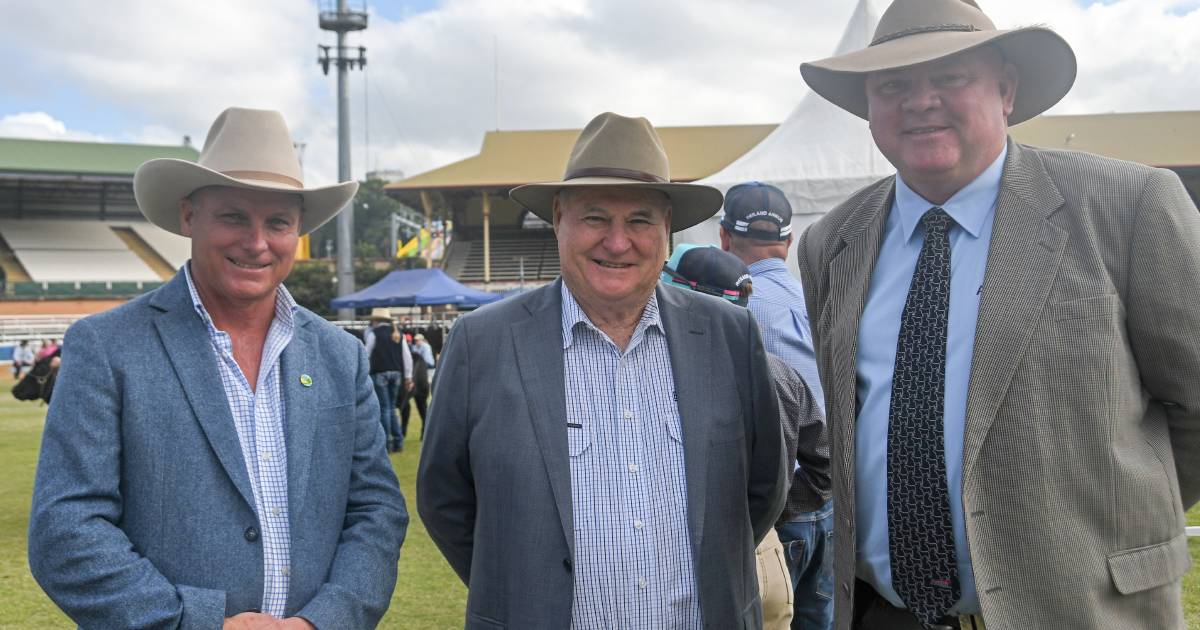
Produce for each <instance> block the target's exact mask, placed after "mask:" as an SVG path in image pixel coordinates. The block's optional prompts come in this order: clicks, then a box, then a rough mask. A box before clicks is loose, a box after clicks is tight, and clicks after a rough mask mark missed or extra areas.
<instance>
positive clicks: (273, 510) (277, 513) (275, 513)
mask: <svg viewBox="0 0 1200 630" xmlns="http://www.w3.org/2000/svg"><path fill="white" fill-rule="evenodd" d="M281 512H283V510H281V509H279V508H278V507H273V508H271V514H274V515H275V516H279V514H280V513H281Z"/></svg>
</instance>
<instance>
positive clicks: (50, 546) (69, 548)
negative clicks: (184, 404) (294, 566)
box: [29, 319, 225, 630]
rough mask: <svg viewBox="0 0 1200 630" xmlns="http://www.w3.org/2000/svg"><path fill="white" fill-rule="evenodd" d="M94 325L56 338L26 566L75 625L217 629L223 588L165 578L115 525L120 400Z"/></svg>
mask: <svg viewBox="0 0 1200 630" xmlns="http://www.w3.org/2000/svg"><path fill="white" fill-rule="evenodd" d="M111 351H112V350H111V349H110V348H108V347H107V346H106V344H105V342H104V340H103V339H102V338H101V336H100V335H99V334H97V332H96V330H95V329H94V326H93V324H92V323H91V322H89V321H88V320H86V319H85V320H81V321H79V322H77V323H76V324H74V325H73V326H71V328H70V330H68V331H67V334H66V337H65V340H64V342H63V355H62V359H63V361H62V367H61V368H60V371H59V375H58V380H57V382H56V384H55V390H54V396H53V398H52V402H51V404H50V410H49V412H48V414H47V416H46V426H45V430H44V433H43V437H42V450H41V456H40V458H39V460H38V469H37V475H36V479H35V482H34V489H33V506H32V508H31V511H30V517H29V569H30V572H32V573H33V577H34V579H36V580H37V582H38V584H40V585H41V587H42V588H43V589H44V590H45V591H46V594H47V595H49V596H50V599H52V600H54V603H55V604H57V605H58V606H59V607H60V608H62V610H63V612H65V613H66V614H67V616H69V617H70V618H71V619H72V620H73V621H75V623H77V624H79V625H80V626H81V627H83V628H163V629H168V628H170V629H174V628H180V629H183V630H188V629H193V628H194V629H197V630H200V629H209V628H219V627H220V626H221V623H222V619H223V618H224V616H225V593H224V592H223V591H215V590H210V589H202V588H196V587H191V586H187V585H183V584H172V583H171V582H169V581H168V580H167V578H166V577H165V576H163V575H162V574H161V573H160V572H159V571H158V570H157V569H156V568H155V567H154V565H153V564H152V563H151V562H150V561H149V560H148V559H146V558H145V557H143V556H142V555H141V554H139V553H138V551H137V550H136V549H134V546H133V544H132V543H131V542H130V540H129V537H128V536H126V534H125V532H124V531H122V530H121V528H120V526H119V523H120V522H121V515H122V512H123V502H122V498H121V413H122V396H121V393H120V387H119V383H118V380H117V378H116V377H115V376H114V372H113V370H112V367H111V365H110V363H109V360H108V353H109V352H111Z"/></svg>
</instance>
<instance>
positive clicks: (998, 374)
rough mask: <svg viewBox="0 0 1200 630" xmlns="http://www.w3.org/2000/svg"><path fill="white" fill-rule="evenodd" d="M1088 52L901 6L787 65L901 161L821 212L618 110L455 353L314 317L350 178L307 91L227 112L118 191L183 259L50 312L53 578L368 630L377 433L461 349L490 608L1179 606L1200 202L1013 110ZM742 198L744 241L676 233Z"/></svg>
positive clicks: (922, 612) (826, 620) (643, 622)
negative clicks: (322, 160)
mask: <svg viewBox="0 0 1200 630" xmlns="http://www.w3.org/2000/svg"><path fill="white" fill-rule="evenodd" d="M1075 72H1076V60H1075V55H1074V52H1073V51H1072V49H1071V47H1070V46H1069V45H1068V44H1067V42H1066V41H1065V40H1064V39H1063V38H1062V37H1061V36H1059V35H1058V34H1056V33H1055V32H1054V31H1052V30H1050V29H1048V28H1045V27H1041V26H1033V27H1026V28H1018V29H1010V30H1004V29H997V28H996V27H995V25H994V24H993V23H992V22H991V20H990V19H988V17H987V16H986V15H985V14H984V13H983V12H982V11H981V10H980V8H979V7H978V5H977V4H976V3H975V2H973V1H972V0H895V2H894V3H893V4H892V5H891V6H890V7H889V8H888V10H887V11H886V12H885V13H884V14H883V16H882V17H881V19H880V21H879V26H878V29H877V31H876V33H875V37H874V40H873V42H872V43H871V45H870V46H868V47H867V48H865V49H863V50H859V51H852V52H849V53H846V54H842V55H838V56H836V57H832V58H829V59H825V60H820V61H816V62H812V63H806V64H804V65H803V66H802V67H801V74H802V76H803V78H804V80H805V81H806V82H807V83H808V85H809V86H810V87H811V88H812V89H813V90H814V91H815V92H816V93H817V94H819V95H820V96H822V97H824V98H826V99H828V100H829V101H830V102H832V103H833V104H835V105H837V106H838V107H840V108H842V109H844V110H845V111H847V112H849V113H850V114H853V115H856V116H859V117H861V118H864V119H866V120H867V121H868V122H869V124H870V129H871V133H872V136H873V138H874V141H875V143H876V145H877V147H878V148H879V150H880V151H881V152H882V153H883V155H884V156H885V157H886V158H887V159H888V160H889V161H890V162H891V163H892V164H893V165H894V166H895V167H896V171H897V172H896V175H894V176H891V177H887V178H884V179H881V180H880V181H878V182H876V183H874V184H872V185H869V186H867V187H866V188H864V189H862V190H861V191H859V192H857V193H855V194H853V195H852V196H851V197H850V198H848V199H846V200H845V201H844V202H843V203H841V204H839V205H838V206H837V207H835V208H832V209H830V211H829V212H828V214H827V215H825V216H824V217H823V218H821V220H819V221H818V222H817V223H815V224H814V225H812V226H811V227H809V228H808V229H807V230H806V231H804V232H803V233H801V234H794V233H793V231H792V211H791V208H790V205H789V204H788V202H787V198H786V196H785V195H784V194H783V193H782V192H781V191H780V190H778V189H777V188H774V187H772V186H770V185H766V184H763V183H759V182H746V183H745V184H742V185H739V186H735V187H733V188H731V189H730V190H729V191H727V193H726V194H724V195H723V194H722V192H721V191H720V190H717V189H715V188H712V187H709V186H705V185H700V184H691V183H679V182H673V181H672V179H671V175H670V167H669V161H668V158H667V154H666V151H665V150H664V148H663V145H662V143H661V141H660V139H659V137H658V134H657V132H656V131H655V130H654V128H653V126H651V124H650V123H649V122H648V121H647V120H646V119H644V118H631V117H625V116H620V115H616V114H612V113H604V114H601V115H599V116H597V117H595V118H594V119H593V120H592V121H591V122H590V123H589V124H588V125H587V126H586V127H585V128H584V129H583V131H582V132H581V134H580V136H579V138H578V140H577V142H576V144H575V146H574V148H573V150H572V153H571V155H570V157H569V159H568V162H567V167H566V171H565V173H564V175H563V178H562V179H561V180H558V181H554V182H544V183H537V184H529V185H524V186H519V187H517V188H515V189H513V190H512V191H511V192H510V196H511V198H512V199H513V200H515V201H516V202H518V203H520V204H521V205H522V206H524V207H525V208H527V209H528V210H529V211H530V212H532V213H533V214H535V215H537V216H538V217H540V218H542V219H544V220H546V221H547V222H549V223H551V224H552V225H553V228H554V233H555V237H556V239H557V244H558V251H559V257H560V260H561V265H562V273H561V276H560V277H559V279H557V280H555V281H554V282H552V283H550V284H549V285H547V286H544V287H542V288H539V289H535V290H533V291H529V292H526V293H523V294H520V295H517V296H514V297H510V298H507V299H504V300H501V301H499V302H496V303H494V304H491V305H488V306H485V307H483V308H480V309H478V310H477V311H475V312H472V313H470V314H467V315H465V316H463V317H461V318H460V319H458V320H457V322H456V323H455V324H454V326H453V328H452V329H451V331H450V333H449V335H448V337H447V338H446V340H445V344H444V347H442V348H440V352H438V351H435V350H434V349H432V348H430V345H429V344H427V343H425V341H424V340H422V339H420V337H421V335H417V334H413V335H412V336H411V338H410V337H409V336H408V335H407V334H406V330H405V327H404V325H403V324H402V323H397V322H396V321H395V320H394V318H393V317H392V313H390V312H388V311H386V310H383V309H381V310H378V311H375V312H373V313H372V315H371V320H372V327H371V329H370V330H369V331H367V333H366V334H364V344H365V345H364V344H359V343H358V342H357V341H356V340H355V339H353V338H352V337H350V336H349V335H346V334H345V333H344V332H342V331H340V330H337V329H336V328H335V327H334V326H333V325H332V324H330V323H328V322H326V321H324V320H323V319H321V318H319V317H316V316H315V315H313V314H312V313H311V312H309V311H307V310H306V309H303V308H300V307H298V306H297V305H296V304H295V302H294V301H293V300H292V299H291V296H290V294H289V293H288V292H287V290H286V288H284V287H283V286H282V284H281V283H282V280H283V278H285V277H286V276H287V273H288V272H289V271H290V269H291V266H292V262H293V258H294V255H295V251H296V244H297V242H298V240H299V238H300V235H302V234H306V233H308V232H310V231H312V230H313V229H315V228H316V227H317V226H319V225H321V224H322V223H323V222H325V221H327V220H328V219H330V218H331V217H332V216H333V215H334V214H336V212H337V211H338V209H340V208H341V207H343V206H344V205H345V204H346V203H347V202H348V201H349V200H350V199H351V198H352V197H353V195H354V193H355V190H356V188H357V184H356V183H354V182H344V183H340V184H336V185H333V186H324V187H307V186H305V184H304V182H303V173H302V171H301V169H300V167H299V164H298V162H297V160H296V156H295V151H294V149H293V147H292V145H291V140H290V137H289V134H288V130H287V126H286V124H285V123H284V121H283V117H282V115H280V114H279V113H278V112H272V111H264V110H250V109H241V108H231V109H229V110H226V111H225V112H223V113H222V114H221V115H220V116H219V117H218V118H217V120H216V122H214V124H213V127H212V129H211V130H210V132H209V135H208V138H207V139H206V141H205V146H204V150H203V151H202V152H201V154H200V157H199V160H198V161H197V162H189V161H182V160H152V161H150V162H147V163H146V164H144V165H142V167H140V168H139V169H138V171H137V174H136V175H135V179H134V191H135V195H136V197H137V202H138V207H139V208H140V209H141V211H142V212H143V213H144V214H145V215H146V217H147V218H148V219H149V220H150V221H152V222H154V223H155V224H157V225H159V226H160V227H163V228H164V229H167V230H168V231H171V232H174V233H176V234H180V235H182V236H185V237H188V238H190V239H191V247H192V257H191V260H190V262H189V263H188V264H186V265H185V266H184V267H183V268H182V269H181V270H180V272H179V274H177V276H176V277H175V278H174V279H173V280H172V281H170V282H168V283H167V284H166V285H164V286H163V287H162V288H160V289H158V290H156V291H154V292H151V293H150V294H147V295H145V296H143V297H140V298H138V299H135V300H133V301H132V302H130V303H128V304H126V305H124V306H122V307H119V308H117V309H114V310H112V311H109V312H107V313H103V314H100V315H96V316H92V317H89V318H85V319H83V320H81V321H79V322H78V323H76V324H75V325H74V326H72V327H71V329H70V330H69V331H68V333H67V335H66V338H65V341H64V343H65V345H64V349H63V353H64V357H66V359H67V360H66V361H64V363H63V367H62V370H61V373H60V375H59V385H58V392H57V393H56V395H55V397H54V400H53V402H52V403H51V406H50V411H49V414H48V416H47V420H46V428H45V435H44V438H43V441H42V452H41V459H40V462H39V465H38V472H37V478H36V485H35V489H34V497H33V508H32V512H31V517H30V526H29V564H30V569H31V571H32V573H33V575H34V577H35V578H36V579H37V581H38V582H39V584H41V586H42V587H43V588H44V589H45V591H46V592H47V593H48V594H49V596H50V597H51V598H52V599H53V600H54V601H55V603H57V604H58V605H59V606H60V607H61V608H62V609H63V610H64V611H65V612H66V613H67V614H68V615H69V616H70V617H71V618H72V619H73V620H74V621H76V622H77V623H78V624H79V625H80V626H82V627H85V628H134V627H137V628H141V627H171V628H183V629H192V628H197V629H199V628H205V629H207V628H228V629H230V630H238V629H250V628H308V629H312V628H321V629H322V630H324V629H328V628H370V627H374V626H375V625H376V624H377V623H378V622H379V620H380V618H381V617H382V615H383V614H384V612H385V611H386V610H387V608H388V605H389V603H390V598H391V596H392V592H393V589H394V587H395V583H396V579H397V561H398V558H399V552H400V547H401V545H402V543H403V542H404V538H405V534H406V531H407V524H408V519H409V516H408V511H407V508H406V504H405V500H404V497H403V496H402V494H401V492H400V489H399V485H398V483H397V480H396V475H395V472H394V471H393V469H392V466H391V463H390V461H389V458H388V455H387V451H388V450H389V449H391V450H399V449H400V448H402V447H403V444H404V440H405V433H406V431H405V427H404V422H403V418H404V417H406V411H405V410H406V409H407V406H408V405H407V402H406V399H407V398H412V399H413V401H414V402H416V403H422V402H424V399H425V396H424V395H423V393H422V390H421V389H420V387H421V386H423V385H424V380H425V379H424V378H423V377H421V376H420V375H419V373H418V372H419V370H420V369H424V370H425V371H426V372H428V371H429V370H430V369H432V368H433V366H434V365H435V361H436V366H437V370H436V378H434V379H433V381H434V382H433V391H432V402H431V406H430V407H429V408H428V410H426V409H424V408H421V407H418V410H419V413H421V415H422V420H423V421H424V422H423V424H424V428H423V435H422V438H423V442H424V443H423V445H422V449H421V456H420V462H419V468H418V473H417V479H416V487H417V492H416V502H417V509H418V511H419V514H420V516H421V520H422V522H423V524H424V526H425V528H426V530H427V531H428V533H429V536H430V537H431V538H432V540H433V542H434V543H435V544H436V545H437V547H438V549H439V550H440V551H441V553H442V554H443V555H444V557H445V559H446V561H447V562H448V563H449V565H450V567H451V568H452V569H453V570H454V571H455V573H456V574H457V575H458V577H459V578H461V579H462V581H463V582H464V583H465V584H466V585H467V586H468V595H467V603H466V609H465V610H464V611H463V616H464V624H465V627H467V628H472V629H475V628H480V629H482V628H521V629H539V628H544V629H554V630H558V629H562V628H572V629H580V630H590V629H611V628H622V629H624V628H647V629H651V628H652V629H659V628H670V629H677V630H686V629H697V630H698V629H701V628H713V629H725V628H764V627H765V628H772V629H779V628H789V627H790V628H821V629H826V628H836V629H837V630H917V629H923V630H946V629H971V630H982V629H983V628H990V629H992V630H1005V629H1014V630H1015V629H1021V630H1024V629H1027V628H1039V629H1041V628H1054V629H1065V630H1074V629H1079V630H1084V629H1087V630H1128V629H1144V630H1160V629H1180V630H1182V628H1184V618H1183V609H1182V604H1181V578H1182V576H1183V575H1184V574H1185V573H1186V572H1187V571H1188V569H1189V567H1190V564H1191V561H1190V556H1189V551H1188V545H1187V538H1186V533H1185V528H1184V514H1185V512H1186V511H1187V510H1188V509H1189V508H1190V507H1191V506H1193V505H1195V504H1196V503H1197V500H1200V387H1196V383H1197V382H1200V341H1198V340H1197V338H1196V336H1195V334H1194V333H1195V331H1196V330H1198V329H1200V309H1197V308H1196V307H1195V300H1194V296H1195V295H1197V294H1198V293H1200V249H1198V248H1197V247H1196V243H1197V242H1200V212H1198V211H1197V209H1196V207H1195V205H1194V204H1193V202H1192V201H1191V199H1190V198H1189V196H1188V194H1187V192H1186V190H1185V189H1184V187H1183V185H1182V184H1181V182H1180V180H1179V178H1178V177H1177V176H1176V175H1175V174H1174V173H1172V172H1170V171H1167V170H1162V169H1155V168H1150V167H1146V166H1142V165H1137V164H1131V163H1127V162H1120V161H1116V160H1112V159H1107V158H1102V157H1098V156H1095V155H1089V154H1085V153H1079V152H1073V151H1063V150H1048V149H1040V148H1034V147H1029V146H1023V145H1020V144H1017V143H1015V142H1014V141H1012V140H1011V139H1010V138H1009V136H1008V127H1009V125H1013V124H1017V123H1020V122H1022V121H1024V120H1027V119H1029V118H1031V117H1033V116H1036V115H1038V114H1039V113H1041V112H1043V111H1045V110H1046V109H1047V108H1049V107H1051V106H1052V105H1053V104H1054V103H1056V102H1058V101H1059V100H1060V99H1061V98H1062V97H1063V96H1064V95H1065V94H1066V93H1067V91H1068V90H1069V89H1070V87H1071V86H1072V84H1073V83H1074V79H1075ZM721 211H723V213H724V214H723V218H722V221H721V226H720V228H719V232H718V233H717V234H714V235H713V238H714V240H719V242H720V246H719V247H694V246H680V247H676V248H675V250H674V251H673V252H671V251H669V243H670V239H671V234H672V233H673V232H677V231H679V230H682V229H685V228H688V227H691V226H694V225H697V224H699V223H700V222H702V221H704V220H705V219H707V218H709V217H711V216H714V215H715V214H716V213H717V212H721ZM793 245H795V248H794V250H793V247H792V246H793ZM792 251H795V252H796V258H797V260H796V262H797V264H798V267H799V271H800V274H799V275H800V279H799V280H797V279H796V278H795V277H794V276H793V275H792V274H791V273H789V271H788V267H787V263H788V257H789V254H790V253H791V252H792ZM664 261H666V262H665V264H664ZM147 374H153V375H155V377H154V378H147V377H146V375H147ZM418 381H420V383H418ZM397 401H399V403H397ZM397 404H399V405H401V407H402V411H401V414H400V420H399V421H398V419H397V414H396V409H395V408H396V405H397ZM426 411H428V416H426Z"/></svg>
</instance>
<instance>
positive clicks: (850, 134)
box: [675, 0, 895, 272]
mask: <svg viewBox="0 0 1200 630" xmlns="http://www.w3.org/2000/svg"><path fill="white" fill-rule="evenodd" d="M881 4H882V1H881V0H858V4H857V6H855V8H854V12H853V13H852V14H851V15H850V19H849V21H848V22H847V24H846V29H845V31H844V33H843V34H842V37H841V40H840V42H839V43H838V46H837V50H836V52H835V53H834V54H842V53H845V52H850V51H854V50H859V49H862V48H865V47H867V45H868V44H870V42H871V37H872V35H873V34H874V32H875V27H876V26H877V25H878V23H879V16H880V15H881V14H882V12H883V8H881ZM797 65H799V64H797ZM796 80H798V81H799V80H802V79H800V77H799V72H797V77H796ZM894 172H895V170H894V169H893V168H892V166H891V165H890V164H889V163H888V162H887V160H886V159H884V157H883V156H882V155H880V153H879V151H878V149H876V148H875V142H874V140H872V139H871V132H870V129H868V127H867V123H866V121H864V120H862V119H860V118H858V117H856V116H854V115H852V114H850V113H848V112H846V111H844V110H842V109H840V108H838V107H837V106H836V105H833V104H832V103H830V102H829V101H826V100H825V99H824V98H821V96H820V95H818V94H816V93H814V92H811V91H810V92H808V93H806V94H805V95H804V96H803V97H802V98H801V99H800V103H799V104H798V105H797V106H796V108H795V109H794V110H792V113H791V114H790V115H789V116H788V117H787V119H786V120H784V121H783V122H782V123H781V124H780V125H779V126H778V127H777V128H776V129H775V130H774V131H772V132H771V133H770V134H769V135H768V136H767V137H766V138H763V140H762V142H760V143H759V144H758V145H756V146H755V147H754V148H753V149H750V150H749V151H747V152H746V153H745V154H744V155H742V156H741V157H740V158H738V159H737V160H735V161H733V162H732V163H730V164H729V165H728V166H726V167H725V168H724V169H721V170H720V171H718V172H716V173H714V174H712V175H710V176H708V177H706V178H704V179H702V180H700V181H699V182H697V183H701V184H708V185H710V186H714V187H716V188H720V189H721V190H722V191H725V190H728V189H729V188H730V187H731V186H733V185H735V184H739V183H742V182H747V181H761V182H767V183H770V184H773V185H775V186H778V187H779V188H780V189H781V190H783V192H784V193H785V194H786V195H787V197H788V201H790V202H791V204H792V213H793V218H792V225H793V230H794V233H796V234H799V233H800V232H802V231H803V230H804V228H806V227H808V225H810V224H811V223H813V222H815V221H816V220H817V219H818V218H820V216H821V215H822V214H824V213H826V212H828V211H829V210H831V209H832V208H833V207H834V206H836V205H837V204H838V203H840V202H841V201H843V200H845V199H846V198H847V197H849V196H850V194H851V193H853V192H854V191H856V190H858V189H860V188H862V187H863V186H866V185H867V184H870V183H872V182H874V181H876V180H878V179H880V178H881V177H886V176H888V175H891V174H892V173H894ZM722 214H723V212H721V211H718V212H717V215H716V216H714V217H712V218H710V219H708V220H707V221H704V222H702V223H700V224H699V225H697V226H695V227H692V228H688V229H687V230H683V231H681V232H679V233H678V234H676V236H675V241H676V242H677V243H716V242H717V239H718V229H717V226H718V223H719V222H720V219H721V215H722ZM797 240H798V239H797ZM792 258H793V260H794V256H793V257H792ZM789 267H791V268H792V269H793V272H794V271H795V263H794V262H792V263H791V264H789Z"/></svg>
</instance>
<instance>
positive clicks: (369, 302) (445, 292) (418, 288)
mask: <svg viewBox="0 0 1200 630" xmlns="http://www.w3.org/2000/svg"><path fill="white" fill-rule="evenodd" d="M499 299H500V296H499V295H497V294H495V293H488V292H487V291H480V290H478V289H472V288H471V287H468V286H466V285H463V284H460V283H459V282H458V281H456V280H455V279H454V278H451V277H450V276H448V275H446V272H444V271H442V270H441V269H407V270H404V271H393V272H391V273H389V274H388V275H386V276H384V277H383V278H382V279H380V280H379V282H376V283H375V284H372V285H371V286H369V287H367V288H365V289H363V290H362V291H359V292H357V293H351V294H350V295H346V296H342V297H340V298H336V299H334V300H333V302H332V304H333V308H373V307H376V306H440V305H442V304H453V305H455V306H458V307H459V308H464V307H465V308H473V307H476V306H482V305H484V304H487V303H489V302H495V301H496V300H499Z"/></svg>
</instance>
